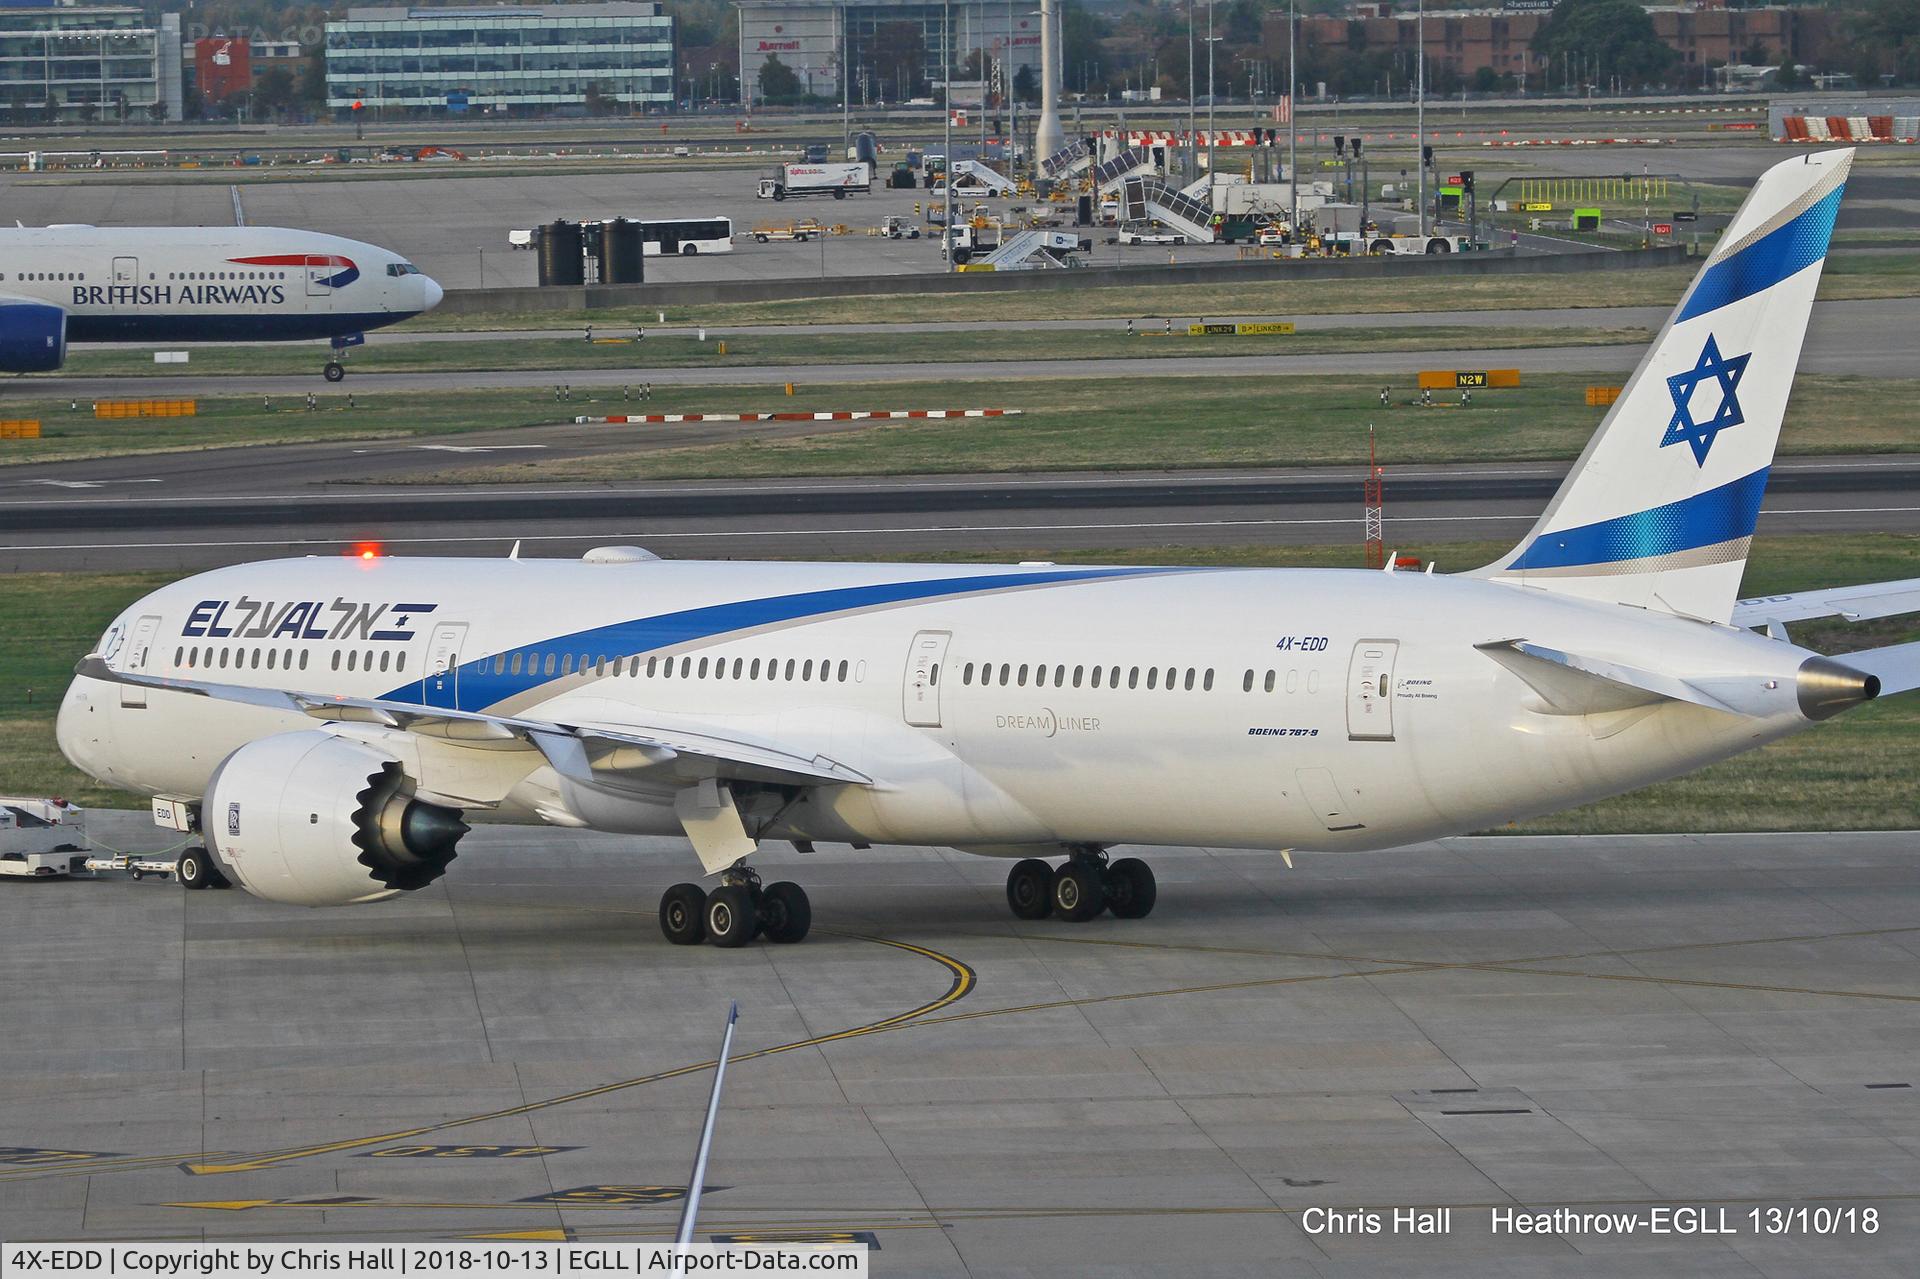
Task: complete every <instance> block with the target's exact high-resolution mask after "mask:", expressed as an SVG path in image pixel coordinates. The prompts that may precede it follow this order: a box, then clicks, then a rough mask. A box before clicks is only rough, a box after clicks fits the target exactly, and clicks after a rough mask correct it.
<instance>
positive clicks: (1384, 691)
mask: <svg viewBox="0 0 1920 1279" xmlns="http://www.w3.org/2000/svg"><path fill="white" fill-rule="evenodd" d="M1386 695H1387V677H1386V676H1385V675H1382V676H1381V677H1380V696H1382V697H1385V696H1386Z"/></svg>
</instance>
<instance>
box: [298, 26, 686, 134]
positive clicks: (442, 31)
mask: <svg viewBox="0 0 1920 1279" xmlns="http://www.w3.org/2000/svg"><path fill="white" fill-rule="evenodd" d="M673 64H674V55H673V19H672V18H670V17H668V16H667V15H666V14H665V13H663V12H662V11H661V6H660V5H659V4H657V3H652V2H651V0H610V2H609V3H604V4H557V5H514V6H502V7H497V8H355V9H350V10H348V11H347V17H346V19H345V20H344V21H334V22H329V23H327V107H328V109H330V110H331V111H333V112H335V113H336V114H339V115H345V114H347V113H349V112H350V111H351V109H352V107H353V105H354V103H356V102H358V103H361V104H362V106H363V107H364V108H365V109H367V110H377V111H379V112H381V113H383V114H392V113H395V112H400V113H410V114H431V113H435V112H451V113H454V114H460V113H463V112H469V111H473V112H503V113H509V114H516V115H521V114H524V115H549V114H555V113H561V114H564V113H567V112H570V111H572V112H580V113H589V112H594V111H606V112H611V113H619V114H625V113H628V112H631V111H635V110H645V109H647V108H650V107H664V106H667V105H669V104H670V103H672V101H673Z"/></svg>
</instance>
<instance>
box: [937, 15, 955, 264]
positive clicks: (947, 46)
mask: <svg viewBox="0 0 1920 1279" xmlns="http://www.w3.org/2000/svg"><path fill="white" fill-rule="evenodd" d="M940 67H941V70H940V82H941V84H943V85H944V86H945V88H943V89H942V90H941V93H940V99H941V105H942V106H944V107H945V108H946V112H947V155H946V161H945V163H946V171H945V172H944V173H942V174H941V175H940V185H941V186H942V187H943V188H944V192H943V194H944V195H945V197H946V199H945V203H946V210H947V216H946V219H945V221H944V222H942V224H941V228H940V234H941V236H942V237H943V239H944V240H945V242H946V251H947V274H948V275H952V274H953V266H954V263H953V0H940Z"/></svg>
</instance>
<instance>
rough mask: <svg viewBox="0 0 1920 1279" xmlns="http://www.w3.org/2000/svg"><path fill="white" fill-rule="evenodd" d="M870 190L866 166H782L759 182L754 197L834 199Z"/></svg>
mask: <svg viewBox="0 0 1920 1279" xmlns="http://www.w3.org/2000/svg"><path fill="white" fill-rule="evenodd" d="M872 189H873V167H872V166H871V165H866V164H858V163H855V164H783V165H781V166H780V167H779V169H778V170H776V171H775V172H774V174H773V176H772V177H768V178H762V179H760V189H759V190H758V191H757V192H755V194H756V195H757V196H758V197H759V198H760V199H762V200H785V199H788V198H789V197H793V196H802V195H830V196H832V197H833V198H834V199H836V200H844V199H846V198H847V192H849V191H858V192H860V193H861V194H862V195H864V194H866V193H867V192H868V191H870V190H872Z"/></svg>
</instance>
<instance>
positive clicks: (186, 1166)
mask: <svg viewBox="0 0 1920 1279" xmlns="http://www.w3.org/2000/svg"><path fill="white" fill-rule="evenodd" d="M629 913H630V912H629ZM819 931H821V932H832V931H833V930H830V929H821V930H819ZM833 935H834V936H837V937H845V938H849V939H851V940H854V941H866V942H872V943H874V944H875V945H879V946H890V947H892V948H894V949H895V950H903V951H906V952H908V953H909V954H914V955H919V956H921V957H922V958H925V959H930V960H932V961H933V962H934V963H936V964H939V965H940V966H941V967H943V968H945V969H946V970H947V971H948V973H950V974H951V976H952V980H951V981H950V982H949V983H948V986H947V989H946V992H945V993H944V994H942V995H940V996H939V997H938V998H936V999H932V1000H929V1001H928V1002H926V1003H924V1004H921V1005H919V1006H918V1007H915V1008H910V1009H908V1010H907V1011H906V1012H903V1013H897V1014H895V1015H894V1016H892V1017H888V1018H885V1019H883V1020H881V1021H876V1022H869V1023H867V1024H866V1025H863V1026H853V1027H849V1028H848V1029H846V1030H837V1031H832V1032H829V1033H828V1034H824V1035H814V1036H812V1037H810V1038H807V1039H797V1040H794V1041H792V1042H790V1043H785V1044H776V1045H773V1046H772V1047H769V1048H757V1049H755V1050H753V1051H752V1052H744V1053H736V1054H734V1056H733V1058H732V1060H733V1061H735V1062H746V1061H753V1060H755V1059H757V1058H760V1057H772V1056H777V1055H778V1054H780V1053H788V1052H794V1051H796V1050H797V1049H801V1048H813V1047H818V1046H819V1045H821V1044H831V1043H838V1042H840V1041H842V1040H846V1039H857V1038H859V1037H860V1036H862V1035H872V1034H877V1033H879V1032H881V1031H885V1030H893V1029H897V1028H898V1027H900V1026H904V1025H907V1024H909V1023H911V1022H913V1021H915V1020H918V1019H919V1018H922V1017H925V1016H927V1015H928V1014H930V1013H934V1012H937V1011H939V1010H940V1009H942V1008H948V1007H951V1006H952V1005H954V1004H956V1003H958V1002H959V1001H960V1000H962V999H965V998H966V997H967V996H968V995H969V994H971V993H972V992H973V989H974V987H975V986H976V985H977V984H978V983H979V977H978V975H977V974H975V972H974V971H973V969H972V968H971V967H969V966H968V965H966V964H965V963H962V962H961V961H960V960H958V959H955V958H954V957H953V956H951V955H943V954H941V953H940V952H939V951H937V950H932V949H929V948H927V947H925V946H917V945H914V944H913V943H912V942H903V941H896V940H894V939H892V938H887V937H872V936H867V935H865V934H860V933H841V932H833ZM714 1065H715V1063H714V1062H713V1061H712V1060H708V1061H703V1062H698V1063H696V1064H694V1065H690V1066H679V1067H676V1068H674V1069H672V1070H661V1071H655V1072H654V1073H652V1074H649V1075H641V1076H638V1077H637V1078H633V1079H622V1080H619V1081H617V1082H614V1083H610V1084H601V1085H599V1086H598V1087H595V1088H586V1089H582V1090H580V1091H578V1092H571V1093H564V1094H562V1095H560V1096H557V1097H548V1098H545V1099H543V1100H541V1101H534V1102H528V1103H526V1104H524V1105H519V1106H509V1107H507V1108H506V1109H503V1110H494V1111H489V1112H487V1113H486V1114H480V1115H467V1116H464V1117H462V1118H458V1119H443V1120H441V1121H440V1122H438V1123H432V1124H423V1125H421V1126H420V1127H417V1128H407V1129H403V1130H400V1131H397V1132H384V1133H378V1134H375V1135H373V1136H369V1137H353V1138H348V1139H346V1140H342V1141H331V1142H323V1143H321V1144H319V1145H313V1146H302V1147H296V1148H293V1149H290V1150H277V1151H269V1152H265V1153H261V1154H256V1155H247V1156H243V1157H240V1158H237V1159H224V1160H220V1161H213V1160H190V1161H189V1162H186V1163H182V1164H180V1167H181V1168H182V1169H183V1170H185V1171H187V1172H190V1173H194V1174H196V1175H199V1176H211V1175H217V1174H220V1173H229V1172H251V1171H255V1170H258V1169H261V1168H272V1167H275V1166H277V1165H280V1164H284V1163H291V1162H293V1161H295V1160H300V1159H311V1158H313V1157H315V1156H317V1155H328V1154H338V1153H340V1152H341V1151H347V1150H359V1149H362V1148H364V1147H367V1146H374V1145H381V1144H384V1143H386V1142H390V1141H407V1140H410V1139H412V1138H415V1137H424V1136H426V1135H427V1134H429V1133H436V1132H445V1131H447V1130H448V1129H451V1128H460V1127H464V1126H466V1125H468V1124H478V1123H486V1122H489V1121H492V1120H496V1119H511V1118H515V1117H517V1116H520V1115H529V1114H533V1113H535V1112H537V1111H541V1110H549V1109H552V1108H553V1107H555V1106H565V1105H568V1104H570V1103H572V1102H576V1101H586V1100H589V1099H591V1098H594V1097H604V1096H607V1095H608V1094H610V1093H616V1092H622V1091H624V1090H626V1089H628V1088H638V1087H641V1086H642V1085H645V1084H652V1083H659V1082H661V1081H663V1080H667V1079H678V1078H680V1077H681V1076H683V1075H692V1074H698V1073H700V1072H701V1071H705V1070H710V1069H712V1068H713V1066H714Z"/></svg>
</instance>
